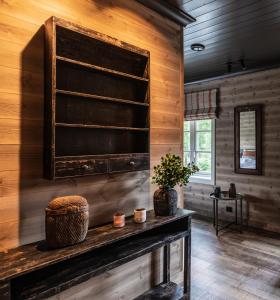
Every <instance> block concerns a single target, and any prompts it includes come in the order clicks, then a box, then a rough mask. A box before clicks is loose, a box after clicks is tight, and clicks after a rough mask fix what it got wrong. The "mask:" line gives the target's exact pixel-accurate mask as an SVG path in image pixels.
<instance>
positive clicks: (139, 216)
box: [134, 208, 146, 223]
mask: <svg viewBox="0 0 280 300" xmlns="http://www.w3.org/2000/svg"><path fill="white" fill-rule="evenodd" d="M134 221H135V223H144V222H145V221H146V209H145V208H136V209H135V210H134Z"/></svg>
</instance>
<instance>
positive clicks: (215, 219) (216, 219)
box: [210, 193, 244, 236]
mask: <svg viewBox="0 0 280 300" xmlns="http://www.w3.org/2000/svg"><path fill="white" fill-rule="evenodd" d="M210 198H211V199H212V200H213V226H214V227H215V229H216V236H218V233H219V231H221V230H223V229H225V228H227V227H229V226H231V225H233V224H234V225H238V214H237V204H238V201H239V203H240V224H239V225H240V227H239V230H240V233H242V229H243V228H242V227H243V212H242V205H243V200H244V195H243V194H240V193H237V194H236V197H235V198H229V197H221V198H217V197H215V196H214V195H210ZM220 201H235V221H234V222H230V223H227V224H225V225H220V224H219V202H220Z"/></svg>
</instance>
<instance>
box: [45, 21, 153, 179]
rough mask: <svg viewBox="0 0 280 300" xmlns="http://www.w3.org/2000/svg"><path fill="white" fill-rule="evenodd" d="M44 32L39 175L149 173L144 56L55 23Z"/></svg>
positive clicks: (95, 34)
mask: <svg viewBox="0 0 280 300" xmlns="http://www.w3.org/2000/svg"><path fill="white" fill-rule="evenodd" d="M45 29H46V30H45V32H46V54H45V56H46V63H45V66H46V74H45V81H46V82H45V93H46V96H45V98H46V99H45V106H46V109H45V142H46V147H45V177H46V178H49V179H55V178H63V177H74V176H85V175H95V174H105V173H110V172H128V171H137V170H145V169H149V107H150V106H149V103H150V101H149V77H150V76H149V60H150V58H149V57H150V55H149V52H148V51H146V50H142V49H139V48H138V47H135V46H132V45H129V44H127V43H125V42H122V41H119V40H117V39H114V38H111V37H109V36H106V35H104V34H101V33H98V32H95V31H93V30H90V29H86V28H82V27H80V26H77V25H75V24H72V23H71V22H67V21H64V20H61V19H58V18H56V17H52V18H50V19H49V20H48V21H47V22H46V24H45Z"/></svg>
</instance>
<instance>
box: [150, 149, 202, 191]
mask: <svg viewBox="0 0 280 300" xmlns="http://www.w3.org/2000/svg"><path fill="white" fill-rule="evenodd" d="M198 171H199V169H198V167H197V166H196V165H194V164H188V165H187V166H184V165H183V162H182V159H181V158H180V156H177V155H174V154H170V153H168V154H166V155H165V157H161V163H160V164H159V165H157V166H155V167H154V176H153V177H152V183H156V184H157V185H159V187H160V188H162V189H170V188H174V187H175V185H177V184H179V185H180V186H182V185H187V184H188V182H189V178H190V176H191V175H192V174H194V173H196V172H198Z"/></svg>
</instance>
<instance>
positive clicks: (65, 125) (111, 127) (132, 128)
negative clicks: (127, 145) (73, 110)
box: [55, 123, 149, 131]
mask: <svg viewBox="0 0 280 300" xmlns="http://www.w3.org/2000/svg"><path fill="white" fill-rule="evenodd" d="M55 126H60V127H74V128H92V129H114V130H134V131H149V128H134V127H118V126H101V125H87V124H71V123H55Z"/></svg>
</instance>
